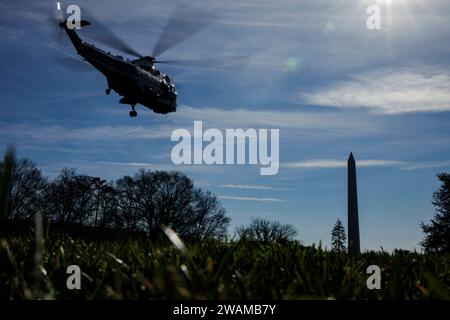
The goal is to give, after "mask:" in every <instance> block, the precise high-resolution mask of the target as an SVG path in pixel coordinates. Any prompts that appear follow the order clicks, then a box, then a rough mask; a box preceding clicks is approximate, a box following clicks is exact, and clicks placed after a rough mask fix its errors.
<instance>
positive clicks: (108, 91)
mask: <svg viewBox="0 0 450 320" xmlns="http://www.w3.org/2000/svg"><path fill="white" fill-rule="evenodd" d="M110 94H111V88H108V89H106V95H107V96H109V95H110Z"/></svg>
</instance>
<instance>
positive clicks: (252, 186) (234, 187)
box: [219, 184, 292, 191]
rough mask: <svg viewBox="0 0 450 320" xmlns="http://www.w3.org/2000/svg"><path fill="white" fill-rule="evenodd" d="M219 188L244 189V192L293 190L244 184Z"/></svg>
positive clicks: (225, 185)
mask: <svg viewBox="0 0 450 320" xmlns="http://www.w3.org/2000/svg"><path fill="white" fill-rule="evenodd" d="M219 187H222V188H230V189H244V190H273V191H283V190H292V189H290V188H278V187H271V186H258V185H244V184H222V185H219Z"/></svg>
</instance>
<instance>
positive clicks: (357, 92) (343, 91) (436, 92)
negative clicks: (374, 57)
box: [301, 66, 450, 114]
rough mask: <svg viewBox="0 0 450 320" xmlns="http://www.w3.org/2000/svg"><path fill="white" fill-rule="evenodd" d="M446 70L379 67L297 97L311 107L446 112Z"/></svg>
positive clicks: (449, 77)
mask: <svg viewBox="0 0 450 320" xmlns="http://www.w3.org/2000/svg"><path fill="white" fill-rule="evenodd" d="M449 88H450V70H449V68H447V67H441V66H436V67H435V66H427V67H417V68H410V69H393V68H383V69H381V70H377V71H370V72H365V73H361V74H356V75H353V76H352V77H351V79H350V80H349V81H338V82H336V83H334V84H332V85H330V86H328V87H324V88H321V89H318V90H316V91H314V92H312V93H305V94H301V97H302V99H303V100H304V101H305V102H306V103H308V104H312V105H320V106H328V107H337V108H358V107H364V108H369V109H370V110H372V111H374V112H376V113H382V114H402V113H413V112H436V111H450V90H449Z"/></svg>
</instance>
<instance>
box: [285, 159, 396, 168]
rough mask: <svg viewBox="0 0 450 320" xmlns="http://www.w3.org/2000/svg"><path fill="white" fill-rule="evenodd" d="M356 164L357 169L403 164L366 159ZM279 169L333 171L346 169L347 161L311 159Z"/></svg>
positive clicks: (289, 163)
mask: <svg viewBox="0 0 450 320" xmlns="http://www.w3.org/2000/svg"><path fill="white" fill-rule="evenodd" d="M356 163H357V166H359V167H393V166H400V165H402V164H403V163H404V162H402V161H395V160H377V159H368V160H358V161H357V162H356ZM281 167H283V168H288V169H334V168H345V167H347V161H346V160H338V159H313V160H302V161H297V162H288V163H284V164H282V165H281Z"/></svg>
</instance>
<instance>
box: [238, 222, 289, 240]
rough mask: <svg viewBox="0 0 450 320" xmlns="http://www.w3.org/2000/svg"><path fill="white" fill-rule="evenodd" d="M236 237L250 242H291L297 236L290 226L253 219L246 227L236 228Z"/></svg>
mask: <svg viewBox="0 0 450 320" xmlns="http://www.w3.org/2000/svg"><path fill="white" fill-rule="evenodd" d="M236 233H237V235H238V237H239V238H240V239H242V240H250V241H261V242H269V241H280V242H283V241H291V240H293V238H294V237H295V236H296V235H297V230H295V228H294V226H292V225H291V224H281V223H280V222H278V221H270V220H266V219H261V218H253V219H252V220H251V222H250V224H249V225H248V226H241V227H238V228H237V230H236Z"/></svg>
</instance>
